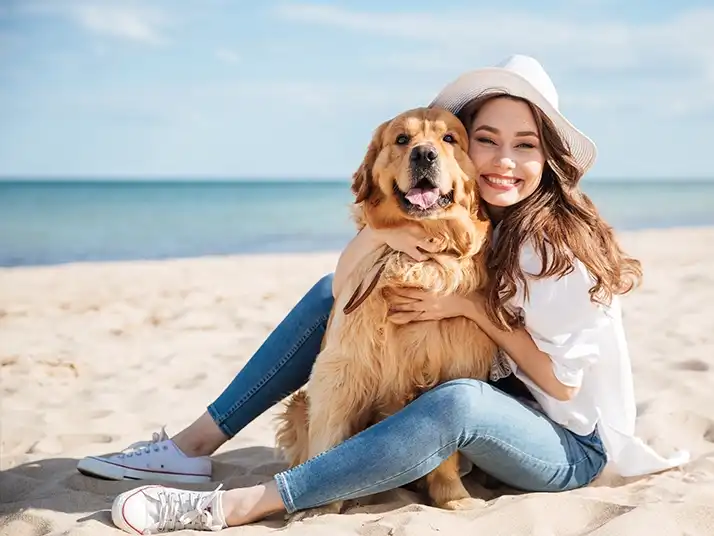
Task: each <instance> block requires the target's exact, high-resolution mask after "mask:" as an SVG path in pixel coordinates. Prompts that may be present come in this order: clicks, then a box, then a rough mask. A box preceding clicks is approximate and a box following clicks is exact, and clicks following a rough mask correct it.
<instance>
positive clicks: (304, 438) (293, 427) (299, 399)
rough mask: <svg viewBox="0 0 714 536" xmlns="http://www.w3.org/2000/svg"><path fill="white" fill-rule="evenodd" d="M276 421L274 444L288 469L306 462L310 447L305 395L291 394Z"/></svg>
mask: <svg viewBox="0 0 714 536" xmlns="http://www.w3.org/2000/svg"><path fill="white" fill-rule="evenodd" d="M276 420H277V421H278V430H277V433H276V434H275V443H276V446H277V448H278V450H279V451H280V452H281V453H282V455H283V457H284V458H285V459H286V460H287V461H288V463H289V464H290V467H295V466H296V465H300V464H301V463H304V462H306V461H307V459H308V457H309V447H310V442H309V422H310V421H309V403H308V398H307V393H306V392H305V391H303V390H301V391H297V392H296V393H295V394H293V395H292V396H291V397H290V398H289V399H288V401H287V402H286V403H285V408H284V410H283V412H282V413H280V414H279V415H278V416H277V417H276Z"/></svg>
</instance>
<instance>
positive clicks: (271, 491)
mask: <svg viewBox="0 0 714 536" xmlns="http://www.w3.org/2000/svg"><path fill="white" fill-rule="evenodd" d="M220 489H221V486H218V488H216V489H215V490H214V491H208V492H206V491H188V490H182V489H175V488H166V487H164V486H143V487H140V488H137V489H133V490H131V491H127V492H125V493H122V494H121V495H119V496H118V497H117V498H116V499H114V504H112V521H113V522H114V524H115V525H116V526H117V527H118V528H120V529H122V530H123V531H125V532H128V533H129V534H159V533H165V532H171V531H174V530H183V529H193V530H207V531H218V530H221V529H223V528H225V527H237V526H240V525H245V524H247V523H252V522H253V521H258V520H260V519H263V518H264V517H267V516H268V515H270V514H274V513H276V512H282V511H284V510H285V506H284V504H283V500H282V498H281V497H280V493H279V492H278V488H277V486H276V484H275V481H270V482H268V483H267V484H260V485H257V486H251V487H249V488H237V489H233V490H230V491H220Z"/></svg>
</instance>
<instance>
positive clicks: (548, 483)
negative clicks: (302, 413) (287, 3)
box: [80, 56, 687, 534]
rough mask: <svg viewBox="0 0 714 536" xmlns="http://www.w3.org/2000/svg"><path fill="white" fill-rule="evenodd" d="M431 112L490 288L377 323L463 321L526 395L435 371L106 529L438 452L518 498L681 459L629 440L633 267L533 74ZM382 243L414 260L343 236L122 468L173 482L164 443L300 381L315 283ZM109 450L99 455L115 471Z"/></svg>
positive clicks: (224, 518)
mask: <svg viewBox="0 0 714 536" xmlns="http://www.w3.org/2000/svg"><path fill="white" fill-rule="evenodd" d="M505 94H508V96H506V95H505ZM432 105H433V106H440V107H444V108H447V109H450V110H452V111H454V112H455V113H457V114H458V115H459V116H460V118H461V120H462V121H463V122H464V124H465V125H466V127H467V130H468V131H469V138H470V147H469V155H470V157H471V159H472V160H473V162H474V164H475V165H476V168H477V170H478V172H479V179H478V181H479V187H480V191H481V196H482V199H483V201H484V203H485V204H486V207H487V209H488V213H489V216H490V217H491V219H492V221H493V223H494V224H495V226H496V227H495V233H494V234H495V240H494V243H495V245H494V247H493V249H492V251H491V252H490V264H491V266H492V269H493V271H494V284H493V287H492V288H491V289H490V290H489V291H488V292H487V294H486V295H485V296H483V297H481V296H471V297H468V298H463V297H449V298H442V299H435V298H434V297H433V296H431V295H430V294H429V293H428V292H408V293H405V294H403V295H401V296H399V297H398V298H397V299H395V302H394V303H393V310H394V313H393V316H392V320H393V321H395V322H398V323H399V322H409V321H421V320H429V319H439V318H446V317H452V316H457V315H462V316H465V317H467V318H469V319H471V320H472V321H473V322H475V323H476V324H477V325H478V327H479V328H481V329H482V330H484V331H485V332H486V333H487V334H488V335H489V336H490V337H491V338H492V339H493V340H494V341H495V342H496V343H497V344H498V346H499V347H500V348H501V349H502V350H503V351H504V353H503V363H501V365H505V367H497V369H503V368H505V369H506V373H508V372H512V374H513V376H515V377H516V378H518V379H519V380H520V381H521V382H522V383H523V384H525V386H527V388H528V391H529V394H530V396H529V397H527V398H521V397H516V396H514V395H512V394H509V393H508V392H504V391H503V390H501V389H499V388H498V387H496V386H494V385H492V384H490V383H485V382H480V381H476V380H467V379H463V380H456V381H451V382H448V383H445V384H443V385H440V386H438V387H437V388H435V389H433V390H431V391H429V392H427V393H426V394H424V395H422V396H421V397H419V398H418V399H416V400H415V401H414V402H412V403H411V404H409V405H408V406H407V407H406V408H404V409H403V410H402V411H400V412H399V413H397V414H395V415H393V416H391V417H389V418H387V419H385V420H384V421H382V422H380V423H378V424H376V425H374V426H372V427H370V428H369V429H367V430H365V431H364V432H361V433H360V434H358V435H356V436H354V437H352V438H350V439H349V440H347V441H346V442H344V443H342V444H341V445H338V446H337V447H335V448H334V449H331V450H330V451H328V452H327V453H324V454H322V455H320V456H317V457H315V458H313V459H311V460H309V461H308V462H306V463H305V464H302V465H301V466H299V467H296V468H293V469H291V470H288V471H284V472H281V473H279V474H277V475H276V476H275V478H274V479H273V480H271V481H270V482H268V483H265V484H261V485H258V486H253V487H250V488H240V489H234V490H230V491H220V487H219V490H216V491H213V492H189V491H184V490H178V489H172V488H164V487H162V486H148V487H143V488H138V489H136V490H132V491H129V492H127V493H124V494H122V495H120V496H119V497H117V499H116V500H115V502H114V506H113V509H112V513H113V519H114V522H115V524H116V525H117V526H118V527H120V528H122V529H124V530H126V531H127V532H130V533H139V534H141V533H153V532H154V531H157V532H158V531H166V530H171V529H179V528H194V529H204V530H217V529H221V528H223V527H226V526H236V525H242V524H245V523H250V522H252V521H255V520H258V519H261V518H263V517H264V516H266V515H268V514H270V513H274V512H279V511H287V512H295V511H298V510H305V509H309V508H313V507H317V506H320V505H324V504H328V503H330V502H333V501H336V500H344V499H350V498H357V497H361V496H365V495H370V494H373V493H378V492H381V491H385V490H387V489H391V488H395V487H398V486H402V485H405V484H408V483H409V482H412V481H414V480H416V479H418V478H420V477H422V476H424V475H426V474H427V473H428V472H429V471H431V470H432V469H434V468H435V467H436V466H437V465H438V464H439V463H440V462H441V461H443V460H445V459H446V458H447V457H448V456H449V455H451V454H452V453H453V452H454V451H456V450H459V451H461V453H462V454H463V455H464V456H465V457H466V458H467V459H468V460H470V461H471V462H472V463H473V464H475V465H476V466H478V467H480V468H481V469H483V470H484V471H486V472H488V473H490V474H491V475H493V476H495V477H496V478H498V479H499V480H501V481H502V482H504V483H506V484H508V485H510V486H513V487H515V488H519V489H522V490H526V491H562V490H568V489H573V488H577V487H581V486H585V485H587V484H589V483H590V482H591V481H592V480H593V479H594V478H595V477H597V476H598V475H599V474H600V472H601V471H602V469H603V467H604V466H605V464H606V462H607V461H609V462H611V463H612V465H613V466H614V468H615V469H616V470H617V471H618V472H619V473H620V474H622V475H639V474H647V473H651V472H655V471H660V470H663V469H667V468H670V467H673V466H676V465H679V464H681V463H683V462H685V461H686V460H687V454H686V453H679V454H677V455H675V456H673V457H671V458H670V459H664V458H662V457H661V456H659V455H658V454H657V453H655V452H654V451H652V450H651V449H650V448H649V447H647V446H646V445H644V444H643V443H642V442H641V441H640V440H639V439H638V438H636V437H635V436H634V435H633V431H634V420H635V406H634V396H633V385H632V376H631V370H630V362H629V356H628V353H627V346H626V343H625V339H624V335H623V327H622V317H621V311H620V305H619V299H618V296H619V295H621V294H624V293H626V292H628V291H629V290H631V289H632V288H633V287H634V286H635V285H636V284H637V282H638V279H639V277H640V275H641V274H640V265H639V263H638V262H637V261H635V260H633V259H630V258H628V257H627V256H626V255H624V254H623V252H622V251H621V250H620V248H619V246H618V245H617V243H616V241H615V239H614V238H613V235H612V231H611V229H610V228H609V227H608V226H607V225H606V224H605V223H604V222H603V221H602V220H601V219H600V217H599V216H598V213H597V211H596V209H595V208H594V207H593V205H592V203H591V202H590V201H589V199H588V198H587V197H586V196H584V195H583V194H582V193H581V192H580V190H579V189H578V187H577V186H578V181H579V180H580V178H581V177H582V175H583V174H584V173H585V172H586V171H587V170H588V169H589V168H590V166H591V165H592V163H593V161H594V158H595V146H594V144H593V143H592V142H591V141H590V140H589V139H588V138H587V137H585V136H584V135H583V134H581V133H580V132H579V131H578V130H577V129H575V127H573V126H572V125H571V124H570V123H569V122H568V121H567V120H566V119H565V118H564V117H563V116H562V115H561V114H560V112H559V111H558V103H557V93H556V90H555V88H554V87H553V85H552V83H551V81H550V78H549V77H548V75H547V74H546V73H545V71H544V70H543V68H542V67H541V66H540V64H539V63H538V62H537V61H535V60H534V59H532V58H528V57H524V56H515V57H512V58H509V59H508V60H507V61H506V62H504V63H503V64H501V65H500V66H498V67H494V68H488V69H481V70H477V71H473V72H471V73H468V74H466V75H464V76H462V77H461V78H459V79H458V80H456V81H455V82H454V83H452V84H450V85H449V86H448V87H447V88H446V89H444V90H443V91H442V93H441V94H440V95H439V96H438V97H437V98H436V99H435V101H434V102H433V103H432ZM383 243H387V244H389V245H390V246H392V247H394V248H395V249H398V250H401V251H405V252H407V253H410V254H412V255H414V256H417V257H418V256H419V255H420V253H419V252H418V250H417V247H416V246H417V245H419V246H421V247H423V248H425V249H428V244H425V243H422V242H420V237H419V236H418V235H416V234H414V232H413V230H410V229H406V230H401V231H391V232H389V233H385V232H377V231H374V230H371V229H366V230H364V231H363V232H361V233H360V234H359V235H358V236H357V237H356V238H355V239H354V240H353V241H352V242H351V243H350V245H349V246H348V247H347V248H346V250H345V251H344V252H343V254H342V255H341V257H340V261H339V263H338V266H337V269H336V271H335V275H334V279H333V280H332V282H331V285H332V287H333V288H332V289H330V280H329V279H324V280H322V281H321V282H320V283H318V285H316V287H314V288H313V289H312V290H311V291H310V292H309V293H308V295H307V296H306V297H305V298H304V299H303V300H302V301H301V302H300V303H299V304H298V305H297V306H296V308H295V309H294V310H293V311H292V312H291V313H290V315H289V316H288V317H287V318H286V319H285V320H284V321H283V323H282V324H281V325H280V326H279V327H278V328H277V329H276V331H275V332H274V333H273V334H272V335H271V337H270V338H269V339H268V340H267V341H266V343H265V344H264V345H263V347H262V348H261V349H260V350H259V351H258V354H257V355H256V356H255V357H254V358H253V359H252V360H251V361H250V362H249V363H248V364H247V365H246V367H245V369H244V370H243V371H241V373H240V374H239V375H238V377H237V378H236V380H234V384H233V385H232V386H231V387H229V388H228V389H227V391H226V393H224V394H223V395H222V396H221V397H220V398H219V399H218V401H217V402H216V403H214V404H213V405H212V406H210V407H209V410H208V413H207V414H206V415H204V416H203V417H201V418H200V419H199V420H198V421H196V423H194V424H193V425H192V426H191V427H189V428H188V429H187V430H185V431H184V432H182V433H181V434H179V435H178V436H177V437H176V438H174V441H173V442H172V441H171V440H167V439H166V438H160V439H162V440H161V441H157V442H154V443H150V444H148V445H145V446H143V447H139V449H138V450H134V451H132V452H131V453H129V454H127V455H126V456H132V457H133V458H134V462H132V463H134V470H135V469H136V467H137V465H136V460H137V459H138V458H139V456H143V458H142V459H143V460H149V458H151V457H152V456H153V457H154V459H155V460H158V459H159V458H158V456H161V455H164V456H166V460H167V463H168V460H173V463H174V465H175V466H177V465H180V464H178V463H177V462H176V460H179V461H183V462H184V465H183V466H184V469H181V470H179V471H178V472H183V473H184V477H185V476H186V474H187V473H191V470H188V469H185V467H188V466H189V465H190V463H194V462H195V460H194V461H193V462H191V461H190V458H186V457H184V456H183V455H182V454H181V452H180V451H183V453H184V454H187V455H189V456H190V455H191V454H199V455H206V454H210V453H211V452H213V451H214V450H215V449H216V448H217V446H218V445H220V444H221V443H222V442H223V441H225V440H226V437H227V436H231V435H234V434H235V433H236V432H237V431H238V430H239V429H240V428H242V427H243V426H244V425H245V424H247V422H249V421H250V420H252V419H253V418H255V417H256V416H257V415H258V414H259V413H260V412H262V411H263V410H265V409H267V408H268V407H269V406H270V405H272V404H273V403H274V402H275V401H277V400H278V399H280V398H281V397H282V396H283V395H285V394H286V393H288V392H290V391H292V390H294V389H296V388H298V387H299V386H300V385H302V383H303V382H304V381H305V380H306V379H307V377H308V374H309V370H310V366H311V364H312V362H313V361H314V359H315V357H316V354H317V352H318V349H319V341H320V338H321V337H322V333H323V332H324V329H325V328H324V323H325V321H326V319H327V316H328V314H329V308H330V305H331V302H332V296H331V295H330V294H331V292H330V290H334V292H335V294H337V293H339V292H340V290H341V289H342V286H343V285H344V281H345V279H346V278H347V276H348V275H349V273H350V271H351V270H352V268H353V267H354V266H355V264H356V263H357V262H358V261H359V259H360V258H362V256H363V255H364V254H365V252H366V251H368V250H370V249H371V248H375V247H378V246H379V245H381V244H383ZM514 321H517V322H514ZM511 326H515V327H511ZM239 386H240V387H239ZM236 395H238V396H236ZM238 409H240V411H238ZM415 429H418V430H419V431H420V432H419V434H418V435H417V437H416V438H415V436H414V432H413V431H414V430H415ZM157 439H159V438H157ZM162 453H168V454H162ZM172 453H173V454H172ZM169 456H173V458H171V457H169ZM127 459H128V458H126V457H125V458H123V459H122V461H119V460H118V459H114V463H115V464H116V465H118V466H121V465H123V466H127V465H128V464H127V461H126V460H127ZM199 459H201V458H199ZM95 460H98V459H96V458H95ZM143 463H144V465H145V467H146V468H149V469H151V468H152V467H153V466H152V464H151V463H150V462H146V461H145V462H143ZM153 463H155V462H153ZM209 463H210V462H209ZM196 467H197V469H195V470H194V471H195V473H194V474H193V475H192V474H188V476H189V477H190V476H197V477H204V478H205V477H206V476H208V474H209V470H208V467H206V469H205V470H202V469H201V468H200V467H198V464H196ZM80 469H81V467H80ZM94 469H96V467H95V468H94ZM85 470H86V467H85ZM202 471H203V472H202ZM134 474H141V472H140V471H139V472H138V473H136V472H135V473H134ZM144 531H146V532H144Z"/></svg>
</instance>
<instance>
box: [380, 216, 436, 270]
mask: <svg viewBox="0 0 714 536" xmlns="http://www.w3.org/2000/svg"><path fill="white" fill-rule="evenodd" d="M373 232H374V233H375V234H376V235H377V237H378V239H379V240H380V241H381V242H383V243H384V244H387V245H388V246H389V247H390V248H392V249H394V250H396V251H401V252H402V253H406V254H407V255H409V256H410V257H411V258H412V259H414V260H415V261H418V262H420V261H425V260H427V259H429V256H428V255H426V254H425V253H436V252H438V251H439V244H437V242H436V240H435V239H433V238H427V236H426V235H425V234H424V231H423V230H422V229H421V227H418V226H416V225H409V224H407V225H402V226H400V227H394V228H391V229H374V230H373Z"/></svg>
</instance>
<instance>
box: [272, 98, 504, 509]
mask: <svg viewBox="0 0 714 536" xmlns="http://www.w3.org/2000/svg"><path fill="white" fill-rule="evenodd" d="M402 134H406V136H407V138H408V142H407V143H404V137H402V138H401V142H402V143H397V142H396V141H395V140H397V139H398V137H399V136H400V135H402ZM447 134H448V135H450V136H451V138H449V137H448V136H447ZM425 144H431V146H433V148H434V149H435V150H436V152H437V153H438V164H437V165H436V167H435V169H436V171H435V172H434V177H435V179H434V180H435V181H436V183H438V188H439V192H440V193H441V194H442V195H443V196H447V198H448V196H451V198H453V202H451V203H450V204H449V205H448V206H443V207H442V206H440V207H438V208H437V209H436V210H432V211H431V212H430V213H428V214H424V213H419V214H414V213H412V212H411V211H410V210H407V209H406V208H404V204H403V202H402V203H401V204H400V200H399V198H400V195H403V193H404V192H407V191H408V190H409V189H410V188H412V187H413V186H414V184H415V182H416V179H417V178H418V177H416V176H415V174H416V172H415V171H414V164H413V162H410V154H411V151H412V149H413V148H414V147H417V146H425ZM467 149H468V138H467V134H466V131H465V129H464V127H463V125H462V124H461V122H460V121H458V119H457V118H456V117H455V116H453V115H452V114H451V113H449V112H447V111H445V110H439V109H427V108H421V109H416V110H410V111H408V112H405V113H403V114H400V115H399V116H397V117H395V118H393V119H392V120H390V121H387V122H385V123H383V124H382V125H380V126H379V127H378V128H377V130H376V131H375V133H374V136H373V139H372V141H371V143H370V145H369V147H368V150H367V153H366V155H365V157H364V160H363V162H362V164H361V165H360V167H359V169H358V170H357V172H356V173H355V174H354V177H353V185H352V188H353V192H354V193H355V196H356V209H357V214H358V221H359V226H361V225H364V224H365V223H368V224H369V225H370V226H371V227H373V228H377V229H384V228H389V227H395V226H399V225H403V224H405V223H412V224H416V225H419V226H421V227H422V228H423V229H424V231H425V232H426V233H427V236H430V237H432V238H433V239H434V240H435V241H437V243H438V244H439V245H440V250H441V252H442V253H440V254H435V255H431V257H432V258H431V259H430V260H427V261H425V262H416V261H414V260H413V259H412V258H411V257H409V256H408V255H406V254H403V253H400V252H397V251H393V250H391V249H388V248H387V250H384V251H383V250H380V251H375V252H374V253H373V254H371V255H369V256H368V257H367V258H365V259H363V260H362V261H361V263H360V264H359V265H358V266H357V267H356V269H355V270H354V272H353V273H352V274H351V275H350V277H349V280H348V282H347V284H346V285H345V287H346V288H345V289H344V290H343V291H342V292H341V293H340V295H339V296H337V298H336V300H335V306H334V308H333V311H332V313H331V316H330V320H329V323H328V329H327V332H326V334H325V337H324V339H323V347H322V351H321V352H320V354H319V356H318V357H317V360H316V362H315V365H314V367H313V370H312V374H311V376H310V379H309V381H308V383H307V385H306V387H305V388H304V389H303V390H300V391H298V392H297V393H295V394H294V395H292V396H291V397H290V398H289V399H288V401H287V403H286V407H285V411H284V412H283V413H282V415H280V417H279V420H280V426H279V429H278V433H277V437H276V439H277V445H278V447H279V448H280V449H281V451H282V452H283V453H284V455H285V456H286V458H287V460H288V461H289V463H290V465H291V466H295V465H298V464H300V463H302V462H304V461H306V460H307V459H308V458H310V457H312V456H315V455H317V454H320V453H321V452H324V451H326V450H327V449H329V448H331V447H333V446H335V445H337V444H339V443H341V442H342V441H344V440H345V439H347V438H348V437H350V436H352V435H353V434H356V433H358V432H359V431H361V430H363V429H364V428H366V427H367V426H369V425H370V424H373V423H375V422H377V421H379V420H380V419H382V418H384V417H386V416H388V415H390V414H393V413H395V412H397V411H398V410H399V409H401V408H403V407H404V406H405V405H406V404H408V403H409V402H410V401H411V400H413V399H414V398H416V397H418V396H419V395H420V394H422V393H423V392H424V391H426V390H428V389H430V388H432V387H434V386H435V385H437V384H440V383H442V382H444V381H447V380H450V379H456V378H476V379H486V378H487V377H488V372H489V368H490V365H491V362H492V358H493V355H494V352H495V350H496V348H495V345H494V344H493V342H492V341H491V340H490V339H489V338H488V337H487V336H486V335H485V334H484V333H483V332H482V331H481V330H479V329H478V328H477V326H476V324H474V323H473V322H471V321H470V320H467V319H466V318H464V317H456V318H449V319H444V320H440V321H422V322H410V323H408V324H404V325H398V324H395V323H393V322H390V320H389V319H388V312H389V297H390V292H391V290H392V289H395V288H400V287H401V288H404V287H408V288H419V289H427V290H430V291H432V292H436V293H440V294H449V293H460V294H467V293H471V292H474V291H477V290H479V289H482V288H483V287H484V286H485V284H486V282H487V281H486V278H487V275H486V273H487V272H486V266H485V261H484V259H485V250H486V248H488V247H489V241H490V224H489V221H488V218H487V217H486V216H485V213H484V212H483V210H482V209H480V207H479V200H480V197H479V194H478V191H477V185H476V176H475V174H476V172H475V169H474V167H473V164H472V163H471V161H470V159H469V157H468V155H467ZM400 191H401V192H402V194H400ZM383 252H386V257H384V259H385V265H384V271H383V273H382V275H381V277H380V279H379V281H378V284H377V286H376V287H375V289H374V291H373V292H372V293H371V294H369V296H368V297H367V298H366V300H365V301H364V302H363V303H362V304H361V305H360V306H359V307H358V308H357V309H356V310H355V311H354V312H352V313H351V314H347V315H346V314H345V313H344V311H343V307H344V306H345V304H346V302H347V301H348V299H349V297H350V295H351V294H352V292H353V290H354V289H355V288H357V287H358V286H359V285H360V283H361V282H363V281H365V280H369V279H370V278H371V276H372V274H373V273H374V269H373V268H374V265H375V263H376V262H378V260H379V259H380V255H382V253H383ZM458 466H459V463H458V455H454V456H452V457H451V458H449V459H448V460H446V461H445V462H444V463H442V464H441V465H440V466H439V467H438V468H437V469H435V470H434V471H433V472H432V473H431V474H429V475H428V476H427V478H426V484H427V486H426V487H427V490H428V493H429V495H430V497H431V499H432V501H433V503H434V504H435V505H437V506H440V507H444V508H452V509H455V508H461V507H464V506H466V503H467V501H468V498H469V494H468V492H467V491H466V489H465V488H464V487H463V484H462V483H461V479H460V477H459V473H458ZM340 507H341V504H335V505H331V509H328V510H330V511H339V509H340ZM323 510H324V509H323Z"/></svg>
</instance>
